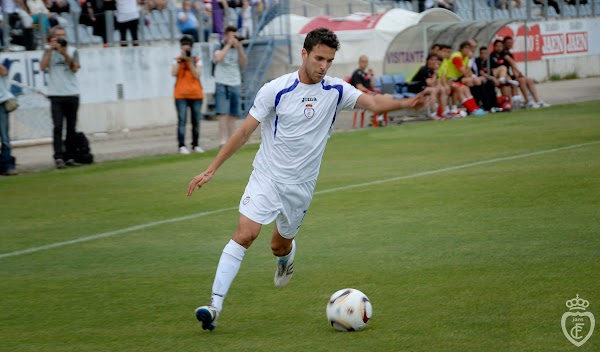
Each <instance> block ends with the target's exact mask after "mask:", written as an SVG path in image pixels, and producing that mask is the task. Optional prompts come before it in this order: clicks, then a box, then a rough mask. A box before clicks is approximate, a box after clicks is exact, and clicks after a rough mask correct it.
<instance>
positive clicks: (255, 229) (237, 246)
mask: <svg viewBox="0 0 600 352" xmlns="http://www.w3.org/2000/svg"><path fill="white" fill-rule="evenodd" d="M261 228H262V225H261V224H259V223H257V222H254V221H252V220H250V219H249V218H247V217H246V216H244V215H242V214H240V218H239V222H238V227H237V229H236V230H235V233H234V234H233V237H232V239H231V240H230V241H229V243H227V245H226V246H225V248H224V249H223V253H222V254H221V258H220V259H219V264H218V265H217V272H216V274H215V281H214V282H213V287H212V296H211V303H210V304H209V305H208V306H202V307H198V308H197V309H196V318H197V319H198V321H200V322H201V323H202V328H203V329H204V330H206V329H209V330H211V331H212V330H213V329H214V328H215V327H216V325H217V320H218V318H219V314H220V312H221V310H223V300H224V299H225V296H227V292H228V291H229V288H230V287H231V284H232V283H233V280H234V279H235V277H236V276H237V273H238V271H239V270H240V266H241V265H242V259H244V254H245V253H246V250H247V249H248V247H250V245H252V242H254V240H255V239H256V238H257V237H258V235H259V233H260V229H261Z"/></svg>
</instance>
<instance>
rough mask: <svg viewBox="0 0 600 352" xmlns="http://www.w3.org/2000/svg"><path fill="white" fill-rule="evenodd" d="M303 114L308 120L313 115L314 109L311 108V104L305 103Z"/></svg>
mask: <svg viewBox="0 0 600 352" xmlns="http://www.w3.org/2000/svg"><path fill="white" fill-rule="evenodd" d="M304 116H306V118H307V119H309V120H310V119H312V117H313V116H315V109H313V107H312V104H306V107H305V108H304Z"/></svg>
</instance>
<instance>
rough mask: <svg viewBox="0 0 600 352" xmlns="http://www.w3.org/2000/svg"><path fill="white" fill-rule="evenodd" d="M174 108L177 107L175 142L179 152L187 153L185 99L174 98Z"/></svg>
mask: <svg viewBox="0 0 600 352" xmlns="http://www.w3.org/2000/svg"><path fill="white" fill-rule="evenodd" d="M175 109H177V143H178V144H179V146H178V148H179V152H180V153H182V154H188V153H189V151H188V150H187V148H186V147H185V125H186V120H187V102H186V101H185V99H175Z"/></svg>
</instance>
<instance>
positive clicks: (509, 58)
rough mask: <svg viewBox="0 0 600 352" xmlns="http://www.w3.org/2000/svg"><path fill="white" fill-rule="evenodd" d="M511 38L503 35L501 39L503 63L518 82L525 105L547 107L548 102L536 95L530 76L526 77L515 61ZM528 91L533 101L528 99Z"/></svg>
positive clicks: (548, 105)
mask: <svg viewBox="0 0 600 352" xmlns="http://www.w3.org/2000/svg"><path fill="white" fill-rule="evenodd" d="M513 44H514V42H513V38H512V37H505V38H504V40H503V46H504V50H505V51H506V55H505V56H504V61H505V65H507V67H510V68H511V69H512V73H513V79H514V80H516V81H517V82H519V88H521V92H522V93H523V99H525V106H526V107H528V108H547V107H550V104H548V103H546V102H545V101H543V100H541V99H540V97H539V96H538V92H537V88H536V86H535V83H534V82H533V79H532V78H531V77H526V76H525V75H524V74H523V73H522V72H521V71H520V70H519V68H518V66H517V62H516V61H515V59H514V57H513V55H512V53H511V50H512V47H513ZM529 93H531V96H532V97H533V101H531V100H530V99H529Z"/></svg>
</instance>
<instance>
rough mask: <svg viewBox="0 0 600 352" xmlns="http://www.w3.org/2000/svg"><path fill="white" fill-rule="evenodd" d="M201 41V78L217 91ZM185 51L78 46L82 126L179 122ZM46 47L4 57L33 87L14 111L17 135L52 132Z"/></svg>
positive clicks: (102, 128) (15, 75) (197, 50)
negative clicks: (179, 68)
mask: <svg viewBox="0 0 600 352" xmlns="http://www.w3.org/2000/svg"><path fill="white" fill-rule="evenodd" d="M203 48H204V47H202V46H200V45H197V46H195V47H194V54H195V55H199V54H200V55H201V57H203V58H204V60H203V61H204V62H207V61H208V64H207V65H205V67H204V70H203V75H202V76H203V79H202V83H203V86H204V87H205V90H206V91H208V92H212V91H214V83H213V82H212V79H211V77H210V71H211V64H210V59H209V58H208V55H210V54H209V53H210V50H209V49H208V47H206V48H205V49H206V50H203ZM179 53H180V49H179V45H178V44H162V45H157V46H148V47H136V48H132V47H130V48H85V49H80V50H79V56H80V63H81V69H80V71H79V72H78V73H77V77H78V80H79V85H80V90H81V95H80V109H79V122H78V129H79V130H81V131H84V132H86V133H95V132H111V131H117V130H121V129H124V128H129V129H137V128H145V127H154V126H164V125H169V124H174V123H175V122H176V114H175V107H174V103H173V99H172V93H173V85H174V83H175V79H174V77H172V76H171V66H172V64H173V60H174V58H175V57H176V56H178V55H179ZM42 54H43V52H42V51H30V52H14V53H5V54H3V55H2V58H1V60H10V61H11V62H12V64H11V66H10V70H9V77H10V78H11V80H13V81H17V82H20V83H22V86H24V87H29V88H25V89H20V88H19V86H21V85H17V84H14V85H13V86H12V87H11V89H12V90H13V92H20V93H24V94H22V95H19V102H20V105H21V106H20V107H19V109H18V110H17V111H16V112H14V113H12V114H11V138H12V140H14V141H17V140H28V139H40V138H47V137H50V136H51V133H52V123H51V118H50V107H49V102H48V100H47V99H46V98H44V97H43V95H41V94H38V93H35V91H39V92H40V93H45V92H46V87H47V76H46V73H44V72H41V71H40V69H39V62H40V59H41V57H42Z"/></svg>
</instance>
